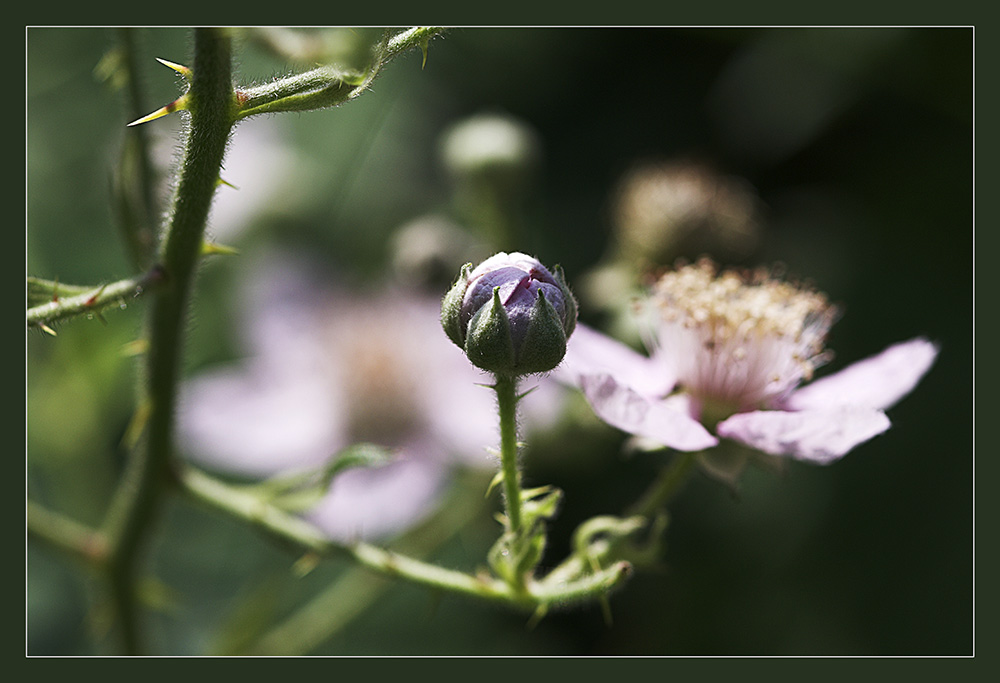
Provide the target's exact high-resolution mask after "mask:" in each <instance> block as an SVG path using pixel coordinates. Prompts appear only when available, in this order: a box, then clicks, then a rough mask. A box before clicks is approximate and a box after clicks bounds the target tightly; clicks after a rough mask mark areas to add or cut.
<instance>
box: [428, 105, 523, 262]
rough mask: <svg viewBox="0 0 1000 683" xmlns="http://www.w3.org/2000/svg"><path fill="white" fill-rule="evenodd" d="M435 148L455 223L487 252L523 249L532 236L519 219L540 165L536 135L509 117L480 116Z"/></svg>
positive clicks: (466, 121) (452, 129)
mask: <svg viewBox="0 0 1000 683" xmlns="http://www.w3.org/2000/svg"><path fill="white" fill-rule="evenodd" d="M439 144H440V154H441V160H442V163H443V164H444V167H445V169H446V170H447V172H448V175H449V176H450V178H451V180H452V182H453V184H454V191H453V196H452V202H453V205H454V210H455V214H456V217H457V219H458V220H459V222H460V223H461V224H462V225H464V226H467V227H469V228H470V229H471V230H473V231H474V232H475V233H476V234H477V235H478V237H479V239H480V240H484V239H485V240H486V242H487V243H488V244H489V245H490V247H491V248H490V249H489V251H490V252H493V251H498V250H504V249H510V248H512V247H513V245H516V244H524V243H525V241H526V240H527V239H528V238H530V237H531V235H530V232H528V230H527V228H526V227H525V218H524V215H523V214H524V212H525V208H526V205H527V200H528V198H529V196H530V195H531V191H532V189H533V187H534V185H535V181H536V177H537V172H538V168H539V166H540V164H541V160H542V152H541V141H540V138H539V136H538V134H537V133H536V132H535V130H534V129H532V128H531V127H530V126H529V125H528V124H527V123H525V122H524V121H522V120H520V119H517V118H515V117H513V116H509V115H507V114H502V113H482V114H476V115H474V116H470V117H468V118H465V119H462V120H460V121H458V122H456V123H455V124H453V125H451V126H450V127H449V128H447V129H446V130H445V131H444V132H443V133H442V135H441V141H440V143H439Z"/></svg>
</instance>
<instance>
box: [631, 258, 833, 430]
mask: <svg viewBox="0 0 1000 683" xmlns="http://www.w3.org/2000/svg"><path fill="white" fill-rule="evenodd" d="M647 308H648V311H647V313H648V315H647V316H645V319H646V321H647V323H649V324H650V327H649V330H648V331H649V333H650V339H649V340H648V341H649V343H650V345H651V348H652V349H654V350H663V351H665V352H666V353H662V354H659V355H661V356H663V357H667V358H670V359H671V362H672V363H673V364H674V368H673V369H674V371H675V372H676V376H677V380H678V384H679V385H681V386H682V387H683V388H684V389H686V390H687V391H688V392H689V393H691V394H692V395H694V396H696V397H698V398H701V399H707V400H711V401H714V402H717V403H723V404H726V405H729V406H731V407H732V408H733V409H738V410H746V409H750V408H754V407H762V406H767V405H769V404H772V403H774V402H775V401H777V400H780V399H781V398H783V397H784V396H786V395H787V394H788V392H790V391H791V390H792V389H794V388H795V387H796V386H797V385H798V384H799V383H800V382H801V381H803V380H808V379H810V378H811V377H812V373H813V370H814V369H815V368H817V367H818V366H820V365H822V364H823V363H825V362H827V361H828V360H829V354H828V353H827V352H825V351H824V344H825V340H826V335H827V333H828V331H829V329H830V326H831V325H832V324H833V321H834V319H835V317H836V309H835V308H834V307H833V306H831V305H830V304H829V302H828V301H827V299H826V297H825V296H824V295H823V294H822V293H820V292H816V291H813V290H810V289H808V288H803V287H798V286H796V285H793V284H790V283H788V282H783V281H781V280H780V279H778V278H776V277H774V276H773V275H772V274H771V273H769V272H764V271H757V272H753V273H740V272H737V271H732V270H728V271H724V272H722V273H718V271H717V267H716V266H715V264H714V263H712V262H711V261H709V260H707V259H703V260H701V261H699V262H698V263H696V264H692V265H686V266H683V267H680V268H678V269H676V270H674V271H670V272H668V273H666V274H664V275H663V276H661V277H660V279H659V280H658V281H657V282H656V283H655V285H654V287H653V289H652V292H651V296H650V298H649V300H648V302H647Z"/></svg>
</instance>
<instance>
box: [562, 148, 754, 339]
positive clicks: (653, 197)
mask: <svg viewBox="0 0 1000 683" xmlns="http://www.w3.org/2000/svg"><path fill="white" fill-rule="evenodd" d="M760 213H761V202H760V199H759V197H758V196H757V193H756V191H755V190H754V188H753V187H752V186H751V185H750V183H748V182H747V181H746V180H744V179H742V178H739V177H736V176H731V175H725V174H722V173H719V172H718V171H716V170H715V169H713V168H712V167H710V166H709V165H707V164H705V163H701V162H697V161H693V160H688V159H671V160H655V161H646V162H642V163H637V164H635V165H634V166H633V167H632V168H631V169H629V171H628V172H627V173H625V174H624V175H623V176H622V177H621V179H620V180H619V181H618V183H617V185H616V187H615V189H614V191H613V193H612V195H611V197H610V208H609V212H608V219H609V221H610V224H611V228H612V233H611V242H610V244H609V250H608V253H607V254H606V255H605V257H604V258H603V259H602V262H601V263H600V264H599V265H598V266H597V267H595V268H594V269H592V270H591V271H590V272H588V273H586V274H584V275H583V276H582V277H580V278H579V279H578V292H579V295H580V299H581V301H582V302H583V303H584V305H586V306H587V307H588V308H589V309H592V310H600V311H602V312H603V313H604V314H605V317H606V318H607V319H608V323H607V325H608V329H609V331H611V332H612V333H613V334H614V335H615V336H617V337H619V338H622V339H629V340H630V341H637V340H638V330H637V329H636V325H635V323H636V321H635V318H634V316H632V314H631V302H632V300H633V299H634V298H635V297H636V295H638V294H639V293H640V292H641V290H642V287H643V282H644V280H645V279H646V276H647V273H648V271H649V270H650V269H651V268H652V267H653V264H659V263H672V262H674V261H676V260H677V259H678V258H695V257H698V256H700V255H702V254H715V255H716V256H717V257H719V258H722V259H724V260H733V259H736V260H740V259H743V258H746V257H747V256H749V255H750V254H751V253H752V251H753V249H754V248H755V247H756V245H757V243H758V241H759V240H758V237H759V221H760Z"/></svg>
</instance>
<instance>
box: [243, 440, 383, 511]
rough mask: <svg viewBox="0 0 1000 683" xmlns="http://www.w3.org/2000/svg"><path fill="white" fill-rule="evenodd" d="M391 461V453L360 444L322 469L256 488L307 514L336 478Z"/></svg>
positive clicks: (285, 506) (275, 501)
mask: <svg viewBox="0 0 1000 683" xmlns="http://www.w3.org/2000/svg"><path fill="white" fill-rule="evenodd" d="M391 458H392V454H391V452H390V451H388V450H387V449H385V448H383V447H381V446H377V445H375V444H370V443H357V444H353V445H351V446H348V447H347V448H345V449H343V450H341V451H340V452H338V453H337V454H336V455H334V456H333V458H331V459H330V461H329V462H327V463H326V464H325V465H324V466H323V467H321V468H319V469H315V470H309V471H307V472H296V473H294V474H291V475H285V476H282V477H274V478H271V479H268V480H267V481H264V482H261V483H260V484H256V485H255V488H257V489H258V490H259V491H260V492H261V495H262V496H263V497H265V498H266V499H267V500H268V502H270V503H272V504H273V505H275V506H277V507H280V508H282V509H284V510H287V511H289V512H305V511H306V510H309V509H311V508H313V507H315V506H316V505H317V504H318V503H319V502H320V501H321V500H323V498H324V497H325V496H326V494H327V492H328V491H329V490H330V484H331V483H332V482H333V480H334V478H335V477H337V475H339V474H341V473H342V472H345V471H347V470H349V469H354V468H357V467H380V466H382V465H385V464H386V463H388V462H389V461H390V460H391Z"/></svg>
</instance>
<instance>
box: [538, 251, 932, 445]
mask: <svg viewBox="0 0 1000 683" xmlns="http://www.w3.org/2000/svg"><path fill="white" fill-rule="evenodd" d="M640 314H641V315H640V317H641V319H642V320H643V322H644V323H645V329H646V332H647V340H648V343H647V345H648V347H649V349H650V355H649V356H644V355H642V354H640V353H638V352H636V351H633V350H632V349H631V348H629V347H628V346H626V345H624V344H621V343H619V342H617V341H615V340H613V339H611V338H609V337H606V336H604V335H602V334H600V333H599V332H597V331H595V330H593V329H591V328H587V327H585V326H583V325H580V326H578V329H577V331H576V333H575V334H574V335H573V338H572V339H571V341H570V344H569V348H568V350H567V354H566V359H565V361H564V363H563V365H562V366H561V367H560V369H559V370H558V372H557V375H556V376H557V377H559V378H561V379H562V380H563V381H565V382H568V383H572V384H574V385H576V386H578V387H580V388H581V389H582V390H583V393H584V394H585V395H586V397H587V400H588V401H589V403H590V405H591V406H592V407H593V409H594V412H595V413H596V414H597V415H598V416H599V417H600V418H601V419H602V420H604V421H605V422H607V423H608V424H610V425H612V426H614V427H617V428H619V429H622V430H624V431H626V432H629V433H631V434H634V435H636V436H639V437H642V438H644V439H647V440H650V441H653V442H655V443H658V444H661V445H665V446H669V447H672V448H675V449H677V450H681V451H699V450H703V449H710V448H711V447H713V446H715V445H716V444H717V443H718V437H723V438H727V439H732V440H733V441H736V442H739V443H741V444H744V445H746V446H749V447H751V448H752V449H756V450H758V451H762V452H763V453H766V454H769V455H775V456H791V457H792V458H795V459H798V460H805V461H810V462H814V463H820V464H826V463H830V462H832V461H834V460H837V459H839V458H840V457H842V456H843V455H845V454H846V453H847V452H848V451H850V450H851V449H852V448H854V447H855V446H857V445H858V444H860V443H863V442H864V441H867V440H868V439H870V438H872V437H874V436H876V435H877V434H880V433H882V432H884V431H885V430H886V429H888V427H889V419H888V418H887V417H886V415H885V413H884V411H885V410H886V409H888V408H889V407H891V406H892V405H893V404H895V403H896V402H897V401H898V400H899V399H901V398H902V397H903V396H905V395H906V394H907V393H909V392H910V391H911V390H912V389H913V388H914V386H916V384H917V382H918V381H919V380H920V378H921V377H923V375H924V374H925V373H926V372H927V371H928V369H929V368H930V367H931V365H932V363H933V362H934V359H935V357H936V356H937V347H936V346H935V345H934V344H933V343H931V342H930V341H928V340H926V339H921V338H917V339H912V340H910V341H907V342H903V343H900V344H895V345H893V346H890V347H889V348H888V349H886V350H885V351H883V352H882V353H880V354H878V355H876V356H873V357H871V358H868V359H866V360H863V361H860V362H858V363H855V364H853V365H850V366H849V367H847V368H846V369H844V370H841V371H840V372H838V373H835V374H833V375H830V376H828V377H825V378H822V379H818V380H816V381H813V382H811V383H808V384H805V385H804V386H800V385H801V384H802V383H803V382H805V381H808V380H810V379H811V378H812V373H813V370H814V369H815V368H816V367H818V366H819V365H821V364H822V363H824V362H826V361H827V360H828V358H829V354H828V352H826V351H825V350H824V344H825V339H826V335H827V332H828V330H829V328H830V325H831V324H832V323H833V320H834V317H835V311H834V309H833V307H832V306H831V305H830V304H829V303H828V302H827V300H826V298H825V297H824V296H823V295H822V294H820V293H818V292H815V291H811V290H808V289H804V288H799V287H796V286H793V285H791V284H789V283H786V282H782V281H780V280H778V279H775V278H773V277H772V276H770V275H769V274H767V273H756V274H749V275H747V274H739V273H736V272H732V271H727V272H724V273H721V274H718V273H717V270H716V267H715V266H714V264H712V263H710V262H708V261H707V260H703V261H701V262H699V263H698V264H696V265H689V266H685V267H682V268H679V269H677V270H675V271H671V272H668V273H666V274H665V275H663V276H662V277H661V278H660V280H659V281H658V282H657V283H656V284H655V286H654V287H653V289H652V291H651V292H650V294H649V297H648V299H647V300H646V301H645V302H644V303H643V304H642V306H641V309H640ZM713 431H714V434H713V433H712V432H713Z"/></svg>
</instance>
